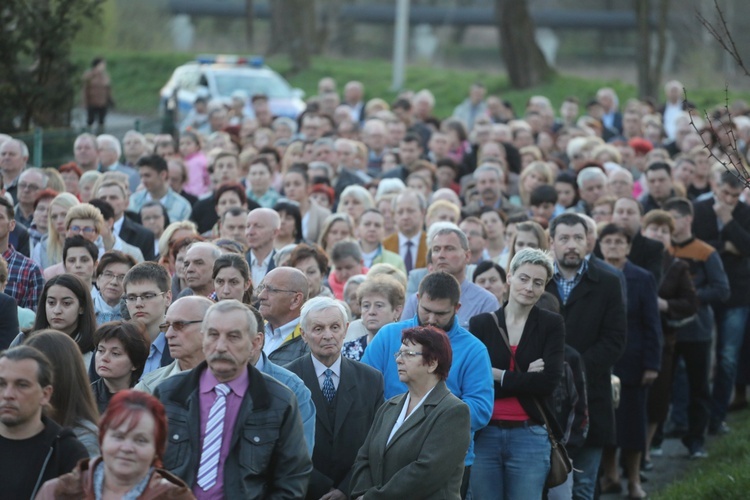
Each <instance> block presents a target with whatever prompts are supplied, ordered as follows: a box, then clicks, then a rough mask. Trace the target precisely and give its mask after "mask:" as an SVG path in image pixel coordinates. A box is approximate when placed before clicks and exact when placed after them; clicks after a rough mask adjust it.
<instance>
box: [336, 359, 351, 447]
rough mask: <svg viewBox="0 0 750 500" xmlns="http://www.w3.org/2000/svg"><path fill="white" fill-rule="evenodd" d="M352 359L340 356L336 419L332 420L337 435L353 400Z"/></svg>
mask: <svg viewBox="0 0 750 500" xmlns="http://www.w3.org/2000/svg"><path fill="white" fill-rule="evenodd" d="M351 363H352V361H350V360H349V359H347V358H345V357H343V356H342V357H341V377H339V388H338V390H337V391H336V421H335V422H334V431H333V434H334V435H338V433H339V431H340V430H341V426H342V425H343V423H344V421H345V420H346V416H347V414H348V413H349V410H350V409H351V407H352V403H353V402H354V391H355V390H356V387H355V380H354V370H353V369H352V366H351Z"/></svg>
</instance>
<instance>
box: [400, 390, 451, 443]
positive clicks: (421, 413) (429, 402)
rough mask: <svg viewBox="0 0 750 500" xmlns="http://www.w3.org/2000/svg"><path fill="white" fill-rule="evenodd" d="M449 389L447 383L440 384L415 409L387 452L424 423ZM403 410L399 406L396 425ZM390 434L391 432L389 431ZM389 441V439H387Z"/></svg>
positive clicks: (401, 406)
mask: <svg viewBox="0 0 750 500" xmlns="http://www.w3.org/2000/svg"><path fill="white" fill-rule="evenodd" d="M447 391H448V389H447V388H446V386H445V382H438V385H436V386H435V388H434V389H433V390H432V392H431V393H430V395H429V396H427V399H426V400H425V401H424V403H422V405H421V406H420V407H419V408H417V409H415V410H414V412H413V413H412V414H411V415H410V416H409V417H408V418H407V419H406V420H405V421H404V423H403V424H402V425H401V427H399V429H398V430H397V431H396V433H395V434H394V435H393V438H392V439H391V442H390V443H388V444H387V445H386V447H385V451H386V452H388V449H389V448H390V447H391V446H393V444H394V443H395V442H396V441H398V439H399V438H400V437H401V436H403V435H404V434H406V433H407V432H409V430H410V429H412V428H414V427H416V426H417V425H419V424H421V423H422V421H423V420H424V419H425V418H427V415H429V414H430V413H431V412H432V410H433V409H434V408H435V406H437V404H438V403H439V402H440V401H441V400H442V399H443V398H444V397H445V394H446V392H447ZM403 401H404V402H405V401H406V396H405V395H404V399H403ZM402 409H403V404H402V405H399V406H398V413H396V418H394V419H393V423H394V424H395V423H396V419H398V416H399V414H400V413H401V410H402ZM392 428H393V425H391V426H390V427H387V429H392ZM389 434H390V431H389ZM386 439H387V437H386Z"/></svg>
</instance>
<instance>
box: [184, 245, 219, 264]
mask: <svg viewBox="0 0 750 500" xmlns="http://www.w3.org/2000/svg"><path fill="white" fill-rule="evenodd" d="M199 247H205V248H208V249H210V250H211V258H212V259H214V260H216V259H218V258H219V257H221V256H222V253H221V248H219V247H218V246H216V245H215V244H213V243H211V242H210V241H196V242H193V243H191V244H190V245H189V246H188V247H187V249H188V250H190V249H191V248H199Z"/></svg>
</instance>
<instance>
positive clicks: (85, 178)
mask: <svg viewBox="0 0 750 500" xmlns="http://www.w3.org/2000/svg"><path fill="white" fill-rule="evenodd" d="M101 176H102V173H101V172H98V171H96V170H89V171H88V172H84V173H83V175H81V178H80V179H79V180H78V197H79V198H80V199H81V202H82V203H88V201H89V200H90V199H91V198H92V197H93V196H94V185H95V184H96V181H98V180H99V177H101ZM73 194H75V193H73Z"/></svg>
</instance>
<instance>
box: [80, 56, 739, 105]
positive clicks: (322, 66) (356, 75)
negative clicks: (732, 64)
mask: <svg viewBox="0 0 750 500" xmlns="http://www.w3.org/2000/svg"><path fill="white" fill-rule="evenodd" d="M97 54H101V55H103V56H105V57H106V58H107V69H108V71H109V74H110V76H111V77H112V83H113V94H114V97H115V100H116V101H117V105H118V110H119V111H121V112H128V113H137V114H147V115H152V114H155V113H156V111H157V106H158V102H159V90H160V89H161V87H162V85H164V84H165V83H166V82H167V80H168V79H169V77H170V76H171V75H172V72H173V71H174V68H175V67H177V66H179V65H181V64H184V63H185V62H187V61H190V60H192V59H193V58H194V56H195V54H187V53H154V52H124V51H110V50H104V51H100V50H97V51H94V50H91V49H76V50H75V51H74V61H76V62H77V63H78V64H79V65H80V66H81V67H84V65H85V64H87V63H88V61H89V60H91V58H92V57H93V56H95V55H97ZM268 64H269V65H270V66H271V67H272V68H273V69H275V70H276V71H278V72H280V73H281V74H282V75H285V76H288V79H289V82H290V83H291V84H292V86H294V87H299V88H301V89H302V90H304V91H305V94H306V95H307V96H308V97H309V96H312V95H315V94H316V93H317V86H318V80H320V78H322V77H324V76H333V77H334V78H335V79H336V82H337V83H338V86H339V90H342V89H343V86H344V84H345V83H346V82H347V81H349V80H360V81H362V82H363V83H364V84H365V92H366V97H367V98H373V97H382V98H384V99H386V100H387V101H389V102H392V100H393V99H395V97H396V96H397V94H398V92H393V91H391V90H390V84H391V64H390V62H389V61H386V60H356V59H334V58H330V57H316V58H314V59H313V63H312V67H311V68H310V69H309V70H306V71H303V72H300V73H298V74H296V75H289V73H290V69H291V64H290V63H289V60H288V59H287V58H285V57H274V58H271V59H269V60H268ZM477 81H479V82H482V83H483V84H484V85H485V86H486V87H487V92H488V93H489V94H495V95H498V96H500V97H501V98H503V99H506V100H508V101H510V102H511V103H512V104H513V107H514V109H515V110H516V111H517V112H523V110H524V109H525V106H526V101H528V99H529V97H531V96H532V95H544V96H547V97H548V98H549V99H550V100H551V101H552V104H553V106H555V108H559V106H560V104H561V103H562V101H563V100H564V99H565V98H566V97H568V96H576V97H578V99H579V100H580V102H581V104H582V105H584V104H585V103H586V102H587V101H589V100H591V99H593V97H594V96H595V94H596V91H597V89H599V88H600V87H602V86H610V87H612V88H614V89H615V91H617V93H618V95H619V98H620V103H621V104H624V103H625V101H627V100H628V99H629V98H633V97H636V95H637V92H636V88H635V86H633V85H629V84H626V83H622V82H620V81H607V80H598V79H588V78H579V77H574V76H566V75H564V74H558V75H557V76H556V77H555V79H554V80H553V81H552V82H550V83H547V84H545V85H541V86H538V87H535V88H533V89H528V90H523V91H519V90H511V89H510V85H509V83H508V81H507V79H506V78H505V76H504V75H502V74H500V73H497V72H490V71H470V70H456V69H443V68H435V67H431V66H426V65H411V66H409V68H408V69H407V80H406V88H408V89H411V90H414V91H418V90H420V89H423V88H427V89H430V90H431V91H432V93H433V94H434V95H435V100H436V106H435V114H436V116H438V117H445V116H449V115H450V114H451V113H452V112H453V108H454V107H455V106H456V105H458V104H459V103H460V102H461V101H462V100H464V99H465V98H466V96H467V95H468V89H469V86H470V85H471V84H472V83H473V82H477ZM688 94H689V97H690V100H691V101H692V102H694V103H695V104H696V105H697V106H698V109H708V108H712V107H714V106H717V105H723V104H724V90H723V89H696V90H693V89H688ZM740 98H742V99H747V100H750V94H748V93H736V92H730V95H729V100H730V102H732V101H733V100H735V99H740Z"/></svg>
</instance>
